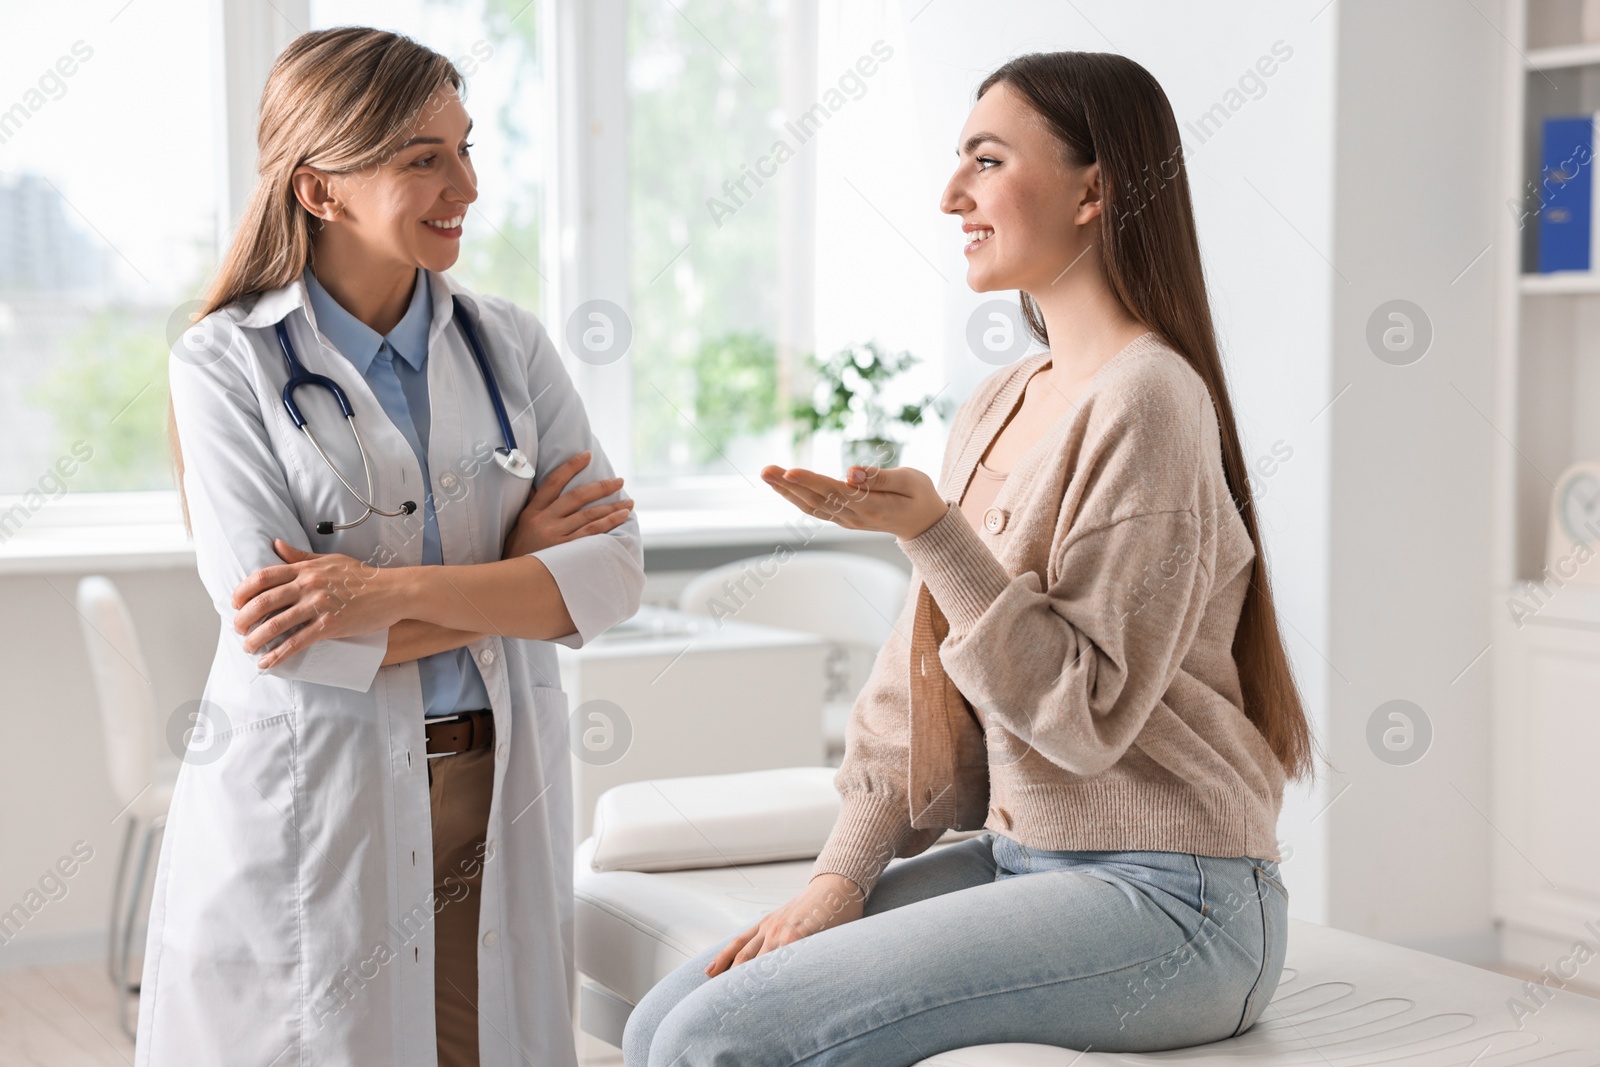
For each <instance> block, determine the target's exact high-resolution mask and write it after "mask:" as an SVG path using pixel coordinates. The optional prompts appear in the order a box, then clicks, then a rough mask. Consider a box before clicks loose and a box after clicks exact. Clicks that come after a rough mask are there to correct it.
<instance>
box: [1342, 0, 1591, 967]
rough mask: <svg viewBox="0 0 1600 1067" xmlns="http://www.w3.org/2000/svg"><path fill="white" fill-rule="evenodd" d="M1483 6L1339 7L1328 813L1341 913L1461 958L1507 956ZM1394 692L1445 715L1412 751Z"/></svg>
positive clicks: (1347, 923) (1496, 207) (1364, 926)
mask: <svg viewBox="0 0 1600 1067" xmlns="http://www.w3.org/2000/svg"><path fill="white" fill-rule="evenodd" d="M1476 7H1477V8H1478V9H1481V13H1480V11H1479V10H1474V5H1472V4H1458V3H1455V2H1454V0H1425V2H1424V0H1413V2H1411V3H1405V4H1393V3H1383V2H1379V0H1360V2H1355V3H1351V2H1349V0H1344V2H1341V3H1339V4H1338V9H1339V12H1338V13H1339V43H1338V50H1339V55H1340V61H1339V71H1340V78H1339V87H1338V109H1337V115H1338V117H1337V125H1336V133H1335V138H1336V145H1337V150H1336V153H1335V163H1336V171H1335V184H1334V190H1335V197H1336V203H1337V212H1336V219H1337V225H1336V227H1335V230H1334V241H1333V249H1334V256H1333V258H1334V260H1335V262H1336V263H1337V264H1338V267H1339V274H1340V276H1339V277H1336V278H1335V279H1334V283H1333V289H1332V295H1333V354H1334V355H1333V372H1334V373H1333V384H1334V387H1335V389H1336V390H1337V389H1345V387H1346V386H1348V390H1347V391H1346V392H1344V393H1343V395H1342V396H1341V398H1340V399H1339V401H1338V403H1337V405H1336V406H1335V407H1334V408H1333V410H1332V412H1331V414H1332V416H1333V418H1332V426H1333V448H1332V456H1333V462H1332V465H1331V485H1330V491H1331V498H1330V499H1331V504H1332V507H1331V509H1330V515H1331V518H1332V524H1331V529H1330V533H1331V540H1330V547H1331V550H1332V551H1331V556H1330V560H1329V566H1330V573H1331V575H1332V577H1333V581H1332V583H1331V584H1330V586H1329V590H1328V605H1329V614H1330V617H1331V632H1330V634H1329V640H1328V643H1327V644H1326V645H1325V646H1323V647H1324V651H1325V652H1326V653H1327V656H1328V659H1329V660H1330V661H1331V662H1332V663H1333V664H1334V665H1336V666H1337V672H1336V673H1335V674H1334V676H1333V677H1332V679H1331V680H1330V682H1329V690H1328V691H1329V697H1330V699H1329V705H1328V706H1329V709H1330V712H1331V718H1332V721H1333V722H1334V723H1336V724H1337V727H1336V729H1335V730H1334V731H1333V733H1332V751H1331V755H1332V757H1333V760H1334V762H1335V763H1336V764H1338V765H1339V768H1340V770H1341V772H1342V773H1343V776H1344V781H1345V783H1347V784H1348V787H1349V788H1348V790H1347V791H1346V793H1345V794H1344V796H1342V797H1341V798H1340V799H1339V800H1338V802H1337V804H1336V806H1335V807H1334V808H1332V809H1331V810H1330V813H1329V816H1328V818H1327V819H1325V820H1323V821H1326V822H1328V823H1329V868H1328V869H1329V875H1330V878H1329V899H1330V901H1331V902H1332V908H1331V912H1330V918H1331V921H1332V922H1334V923H1335V924H1336V925H1339V926H1344V927H1348V928H1350V929H1354V930H1360V931H1362V932H1365V933H1371V934H1373V935H1374V936H1377V937H1382V938H1386V939H1390V940H1395V941H1404V942H1407V943H1409V944H1413V945H1416V946H1418V947H1421V948H1425V949H1431V950H1433V951H1437V952H1440V953H1443V954H1446V955H1452V956H1457V957H1458V958H1462V959H1489V958H1492V957H1493V954H1494V943H1493V938H1492V933H1493V931H1492V926H1491V923H1490V919H1489V914H1490V913H1489V908H1490V900H1489V855H1490V841H1491V836H1492V835H1493V834H1494V833H1495V830H1494V829H1493V828H1492V827H1491V826H1490V825H1489V822H1488V818H1489V817H1490V813H1491V808H1490V802H1489V790H1490V781H1489V764H1488V758H1489V755H1488V737H1489V729H1488V727H1489V694H1490V690H1489V674H1488V668H1489V664H1490V662H1491V658H1492V657H1491V656H1490V655H1488V654H1484V653H1485V650H1486V649H1487V648H1488V646H1489V642H1490V639H1491V636H1492V635H1491V632H1490V619H1489V615H1488V613H1487V612H1486V611H1485V610H1484V605H1486V604H1488V603H1490V600H1491V598H1490V593H1491V589H1490V581H1491V578H1492V561H1491V546H1490V531H1491V528H1492V524H1491V518H1492V514H1493V513H1492V511H1491V499H1490V493H1491V485H1490V481H1489V470H1490V466H1491V454H1492V452H1493V447H1494V445H1495V443H1496V442H1497V441H1498V440H1499V437H1498V436H1497V434H1498V433H1499V432H1500V431H1499V430H1497V429H1496V428H1495V427H1494V426H1492V425H1491V424H1490V422H1489V419H1490V418H1492V416H1493V412H1494V405H1493V401H1492V396H1491V357H1492V349H1493V345H1494V338H1495V328H1494V326H1495V318H1494V310H1495V303H1496V299H1495V297H1496V290H1495V270H1496V269H1497V256H1498V254H1497V253H1487V252H1486V250H1487V249H1488V248H1489V246H1490V244H1491V242H1493V241H1494V240H1495V239H1496V237H1497V233H1496V228H1497V226H1498V225H1500V224H1501V220H1502V219H1503V218H1504V217H1505V210H1506V209H1505V207H1504V205H1503V203H1502V202H1501V199H1500V197H1499V196H1498V195H1497V193H1498V187H1497V185H1496V179H1497V177H1498V174H1499V170H1498V168H1499V161H1500V158H1501V153H1502V151H1505V150H1507V149H1506V148H1505V147H1504V146H1502V145H1500V144H1499V143H1498V140H1499V128H1498V122H1499V117H1500V112H1501V103H1500V100H1501V96H1502V90H1501V88H1500V74H1501V61H1502V58H1503V55H1504V50H1506V49H1509V48H1510V47H1511V46H1510V45H1509V44H1508V43H1507V42H1506V40H1505V39H1504V38H1503V37H1502V36H1501V35H1500V32H1499V30H1498V29H1497V28H1496V27H1495V26H1494V25H1492V24H1491V23H1490V21H1489V20H1490V19H1495V20H1498V19H1499V18H1500V17H1501V5H1500V4H1498V3H1496V4H1482V3H1480V4H1477V5H1476ZM1510 150H1512V151H1517V150H1519V148H1516V147H1513V148H1511V149H1510ZM1480 253H1482V257H1481V258H1476V257H1479V256H1480ZM1396 298H1401V299H1406V300H1410V301H1413V302H1415V303H1416V304H1418V305H1420V306H1421V307H1422V309H1423V311H1424V312H1425V314H1426V315H1427V317H1428V318H1429V319H1431V321H1432V325H1433V330H1434V340H1433V345H1432V348H1431V349H1430V350H1429V351H1428V352H1427V354H1426V355H1425V356H1423V358H1422V359H1421V360H1420V361H1418V362H1416V363H1414V364H1412V365H1410V366H1391V365H1389V364H1387V363H1384V362H1382V361H1380V360H1378V359H1377V358H1375V357H1374V355H1373V353H1372V351H1371V349H1369V348H1368V346H1367V341H1366V337H1365V333H1366V325H1367V320H1368V318H1369V316H1371V314H1372V313H1373V310H1374V309H1375V308H1376V307H1378V306H1379V305H1381V304H1383V303H1384V302H1385V301H1389V300H1392V299H1396ZM1501 430H1506V431H1509V427H1502V428H1501ZM1397 698H1398V699H1405V700H1409V701H1412V702H1414V703H1416V704H1417V705H1418V706H1419V707H1421V709H1422V711H1423V713H1424V714H1426V715H1427V716H1428V718H1429V720H1430V721H1431V723H1432V728H1433V741H1432V745H1431V748H1430V749H1429V750H1428V751H1427V753H1426V755H1425V756H1424V757H1423V758H1422V759H1420V760H1418V761H1417V762H1415V763H1412V764H1410V765H1406V766H1390V765H1388V764H1385V763H1383V762H1382V761H1380V760H1378V759H1376V758H1375V757H1374V756H1373V755H1372V752H1371V750H1370V749H1369V748H1368V745H1367V741H1366V736H1365V729H1366V724H1367V720H1368V717H1369V716H1370V715H1371V714H1372V712H1373V711H1374V709H1376V708H1377V707H1378V706H1379V705H1380V704H1382V703H1384V702H1385V701H1388V700H1392V699H1397ZM1572 814H1573V816H1576V814H1577V813H1572Z"/></svg>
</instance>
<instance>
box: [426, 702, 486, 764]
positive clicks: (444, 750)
mask: <svg viewBox="0 0 1600 1067" xmlns="http://www.w3.org/2000/svg"><path fill="white" fill-rule="evenodd" d="M422 732H423V733H425V734H427V736H428V758H429V759H432V758H433V757H435V756H453V755H455V754H456V753H457V752H471V751H472V750H473V749H475V748H487V747H488V746H490V745H492V744H494V712H493V711H491V710H489V709H488V708H485V709H483V710H482V711H458V712H455V713H454V714H452V715H434V716H430V717H429V718H428V720H427V722H426V724H425V725H424V726H423V728H422Z"/></svg>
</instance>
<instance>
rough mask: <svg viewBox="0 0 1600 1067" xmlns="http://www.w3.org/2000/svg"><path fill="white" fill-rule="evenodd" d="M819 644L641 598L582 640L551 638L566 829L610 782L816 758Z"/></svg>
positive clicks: (586, 829) (579, 825)
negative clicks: (564, 764)
mask: <svg viewBox="0 0 1600 1067" xmlns="http://www.w3.org/2000/svg"><path fill="white" fill-rule="evenodd" d="M826 653H827V643H826V642H824V641H823V640H822V639H821V638H818V637H815V636H813V635H811V634H804V633H798V632H795V631H791V630H776V629H772V628H771V627H767V626H757V625H754V624H752V623H742V622H739V621H737V620H735V619H723V620H722V621H721V623H720V624H719V623H718V621H717V620H716V619H714V618H711V617H710V616H706V615H691V614H687V613H685V612H680V611H675V610H671V609H667V608H658V607H652V606H648V605H647V606H645V607H644V608H641V609H640V611H639V614H638V615H636V616H635V617H634V618H633V619H630V620H629V621H628V622H625V623H621V624H619V625H617V626H615V627H612V628H611V629H610V630H608V631H607V632H606V633H604V634H602V635H601V636H600V637H598V638H596V639H595V640H594V641H592V642H590V644H588V645H587V646H586V647H584V648H580V649H571V648H567V647H565V646H557V655H558V659H559V662H560V664H561V683H562V687H563V688H564V689H566V691H567V694H568V697H569V699H570V704H569V707H570V708H571V711H572V736H571V742H572V753H573V755H572V790H573V807H574V810H573V814H574V830H575V833H576V835H577V836H576V837H575V838H574V840H575V841H581V840H583V839H584V838H585V837H587V836H589V833H590V831H591V822H592V820H593V818H594V805H595V801H596V800H598V799H599V797H600V794H601V793H603V792H605V791H606V790H607V789H610V788H611V787H612V786H614V785H621V784H622V783H624V782H637V781H643V780H645V779H649V778H671V777H678V776H681V775H691V774H720V773H724V772H728V771H753V770H764V769H766V768H769V767H795V766H807V765H815V766H822V765H824V763H825V762H826V760H825V756H826V753H825V747H824V743H823V732H822V697H823V693H824V691H825V688H826V677H825V666H824V660H825V657H826Z"/></svg>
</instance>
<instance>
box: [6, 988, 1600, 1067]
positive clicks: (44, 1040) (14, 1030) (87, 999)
mask: <svg viewBox="0 0 1600 1067" xmlns="http://www.w3.org/2000/svg"><path fill="white" fill-rule="evenodd" d="M1492 969H1493V970H1497V971H1499V972H1500V973H1501V974H1508V975H1511V976H1512V977H1514V978H1534V977H1537V976H1536V975H1533V974H1532V973H1531V972H1526V971H1521V970H1516V969H1510V968H1500V967H1496V968H1492ZM1568 989H1570V990H1572V991H1573V992H1577V993H1583V994H1585V995H1586V996H1592V997H1596V998H1600V986H1584V987H1579V986H1578V985H1576V984H1572V985H1569V986H1568ZM129 1010H130V1013H131V1012H133V1011H136V1010H137V998H135V1000H134V1001H133V1003H131V1004H130V1008H129ZM579 1036H580V1042H579V1050H578V1051H579V1060H578V1062H579V1064H580V1065H581V1067H621V1064H622V1053H621V1052H620V1051H618V1050H617V1049H614V1048H612V1047H611V1046H610V1045H607V1044H605V1043H604V1042H601V1041H597V1040H595V1039H594V1038H592V1037H590V1036H589V1035H588V1034H581V1035H579ZM132 1062H133V1042H132V1041H130V1040H128V1039H127V1038H126V1037H124V1036H123V1034H122V1031H121V1030H120V1029H118V1028H117V1022H116V1008H115V1006H114V1004H113V998H112V988H111V982H110V980H109V979H108V978H107V977H106V972H105V967H104V965H103V964H97V963H79V964H63V965H57V966H52V967H28V968H23V969H19V970H13V971H4V970H0V1067H128V1065H129V1064H131V1063H132Z"/></svg>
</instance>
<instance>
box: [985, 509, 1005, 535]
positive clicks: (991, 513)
mask: <svg viewBox="0 0 1600 1067" xmlns="http://www.w3.org/2000/svg"><path fill="white" fill-rule="evenodd" d="M983 528H984V529H985V530H988V531H989V532H990V533H999V532H1000V531H1001V530H1004V529H1005V528H1006V513H1005V512H1004V511H1002V510H1000V509H999V508H990V509H989V510H988V511H985V512H984V513H983Z"/></svg>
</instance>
